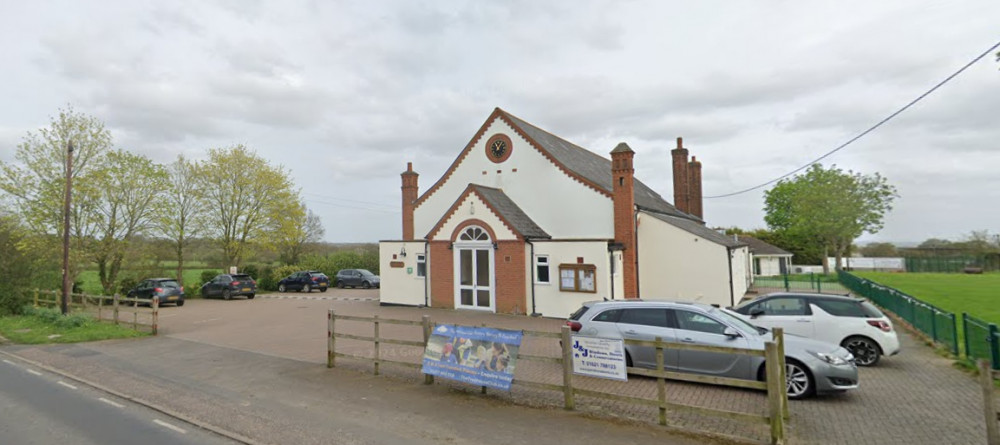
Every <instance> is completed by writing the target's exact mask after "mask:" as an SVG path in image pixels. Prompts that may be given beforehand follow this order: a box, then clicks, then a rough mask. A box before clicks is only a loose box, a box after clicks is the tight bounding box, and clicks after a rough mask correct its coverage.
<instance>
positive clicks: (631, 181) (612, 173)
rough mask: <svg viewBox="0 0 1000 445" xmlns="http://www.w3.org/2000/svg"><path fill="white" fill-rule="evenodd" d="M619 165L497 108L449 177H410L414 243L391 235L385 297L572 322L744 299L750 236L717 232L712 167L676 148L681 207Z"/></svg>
mask: <svg viewBox="0 0 1000 445" xmlns="http://www.w3.org/2000/svg"><path fill="white" fill-rule="evenodd" d="M607 155H608V156H610V158H611V159H608V158H607V157H605V156H604V155H602V154H598V153H595V152H592V151H590V150H588V149H585V148H583V147H580V146H578V145H576V144H573V143H572V142H569V141H566V140H564V139H562V138H560V137H558V136H556V135H553V134H551V133H549V132H547V131H545V130H542V129H541V128H538V127H536V126H534V125H532V124H530V123H528V122H526V121H524V120H522V119H520V118H518V117H515V116H513V115H511V114H510V113H507V112H506V111H504V110H501V109H499V108H497V109H496V110H494V111H493V113H492V114H491V115H490V116H489V118H488V119H486V122H485V123H483V125H482V127H481V128H480V129H479V131H477V132H476V133H475V135H474V136H473V137H472V140H471V141H469V143H468V145H466V146H465V148H463V149H462V150H461V151H460V152H459V153H458V156H457V157H456V158H455V161H454V162H453V163H452V164H451V166H450V167H449V168H448V170H447V171H445V173H444V175H443V176H442V177H441V178H439V179H437V181H436V182H434V183H433V184H431V186H430V187H428V188H426V189H424V190H421V189H420V185H419V181H418V178H419V175H418V174H417V172H416V171H415V170H414V169H413V165H412V163H408V164H407V168H406V171H404V172H403V173H402V175H401V178H402V187H401V189H402V210H403V217H402V225H403V226H402V239H400V240H391V241H390V240H387V241H380V243H379V255H380V274H381V277H382V288H381V293H380V300H381V304H384V305H412V306H432V307H442V308H454V309H471V310H483V311H492V312H498V313H509V314H532V315H543V316H546V317H566V316H567V315H569V314H570V313H571V312H573V311H574V310H575V309H577V308H578V307H579V306H580V304H581V303H583V302H586V301H592V300H601V299H608V300H617V299H630V298H642V299H646V300H659V299H664V300H679V301H697V302H702V303H709V304H719V305H722V306H730V305H733V304H735V303H737V302H739V300H740V299H741V298H742V297H743V295H744V293H745V292H746V290H747V288H748V286H749V285H750V279H751V271H750V269H749V268H750V253H749V250H748V248H747V246H746V244H745V243H742V242H740V241H739V240H737V239H734V237H731V236H725V235H723V234H720V233H718V232H716V231H715V230H712V229H710V228H708V227H706V226H705V223H704V221H703V220H702V196H701V163H700V162H698V161H697V160H696V159H694V158H692V159H691V160H688V151H687V149H685V148H683V146H682V141H681V139H680V138H678V139H677V148H676V149H674V150H672V151H671V155H672V160H673V164H672V165H673V184H674V190H673V192H674V203H673V204H671V203H669V202H667V201H666V200H665V199H663V197H661V196H660V194H659V193H657V192H656V191H654V190H652V189H650V188H649V187H647V186H646V185H645V184H643V183H642V182H641V181H640V180H639V179H638V178H635V177H634V176H633V175H634V172H635V170H634V168H633V165H634V164H633V163H634V162H641V161H642V160H641V158H636V156H635V152H634V151H633V150H632V149H631V148H629V146H628V145H626V144H625V143H621V144H618V146H617V147H614V148H613V149H611V150H609V151H608V153H607Z"/></svg>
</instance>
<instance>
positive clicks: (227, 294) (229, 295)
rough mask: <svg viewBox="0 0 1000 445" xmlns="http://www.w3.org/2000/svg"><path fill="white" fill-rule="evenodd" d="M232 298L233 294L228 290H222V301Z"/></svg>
mask: <svg viewBox="0 0 1000 445" xmlns="http://www.w3.org/2000/svg"><path fill="white" fill-rule="evenodd" d="M232 298H233V294H232V293H230V292H229V289H223V290H222V299H223V300H230V299H232Z"/></svg>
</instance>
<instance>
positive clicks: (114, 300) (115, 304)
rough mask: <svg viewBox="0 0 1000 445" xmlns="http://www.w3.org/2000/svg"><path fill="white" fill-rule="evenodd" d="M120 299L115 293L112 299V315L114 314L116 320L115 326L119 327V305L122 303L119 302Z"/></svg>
mask: <svg viewBox="0 0 1000 445" xmlns="http://www.w3.org/2000/svg"><path fill="white" fill-rule="evenodd" d="M118 298H119V297H118V294H117V293H115V296H114V297H112V299H111V304H112V306H113V308H112V313H113V314H114V315H113V317H114V320H115V326H118V305H119V304H120V303H121V302H120V301H118Z"/></svg>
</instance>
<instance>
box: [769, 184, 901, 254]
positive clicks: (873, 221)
mask: <svg viewBox="0 0 1000 445" xmlns="http://www.w3.org/2000/svg"><path fill="white" fill-rule="evenodd" d="M896 196H897V194H896V189H895V187H893V186H892V185H890V184H889V183H888V182H887V181H886V179H885V178H883V177H882V176H881V175H879V174H878V173H876V174H874V175H870V176H869V175H862V174H860V173H854V172H851V171H847V172H844V171H843V170H840V169H838V168H837V167H836V166H832V167H831V168H829V169H825V168H823V166H822V165H820V164H813V165H812V166H810V167H809V169H808V170H807V171H806V173H805V174H802V175H799V176H796V177H794V178H791V179H785V180H782V181H779V182H778V184H776V185H775V186H774V187H773V188H772V189H770V190H768V191H767V192H765V194H764V211H765V213H766V215H765V217H764V221H766V222H767V225H768V227H769V228H771V230H774V231H775V232H778V233H782V234H784V235H786V236H791V237H794V238H796V239H798V240H801V241H802V242H804V243H806V244H808V245H811V246H814V247H818V248H820V249H822V251H823V271H824V272H825V273H829V268H830V265H829V262H828V260H827V258H828V257H829V254H830V252H833V253H834V255H835V256H836V265H835V267H836V268H837V269H838V270H839V269H840V267H841V259H842V258H843V256H844V254H845V253H847V252H848V251H849V249H850V246H851V245H852V244H853V242H854V240H855V239H856V238H858V237H859V236H861V234H862V233H865V232H867V233H872V234H874V233H877V232H878V231H879V230H881V229H882V225H883V221H882V219H883V217H884V216H885V214H886V213H887V212H889V211H890V210H892V202H893V199H894V198H895V197H896Z"/></svg>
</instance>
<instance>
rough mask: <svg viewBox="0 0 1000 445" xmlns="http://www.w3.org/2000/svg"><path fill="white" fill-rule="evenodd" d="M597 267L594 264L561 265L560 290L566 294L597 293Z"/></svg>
mask: <svg viewBox="0 0 1000 445" xmlns="http://www.w3.org/2000/svg"><path fill="white" fill-rule="evenodd" d="M596 277H597V267H596V266H594V265H593V264H560V265H559V290H561V291H564V292H591V293H596V292H597V283H596V281H597V279H596Z"/></svg>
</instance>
